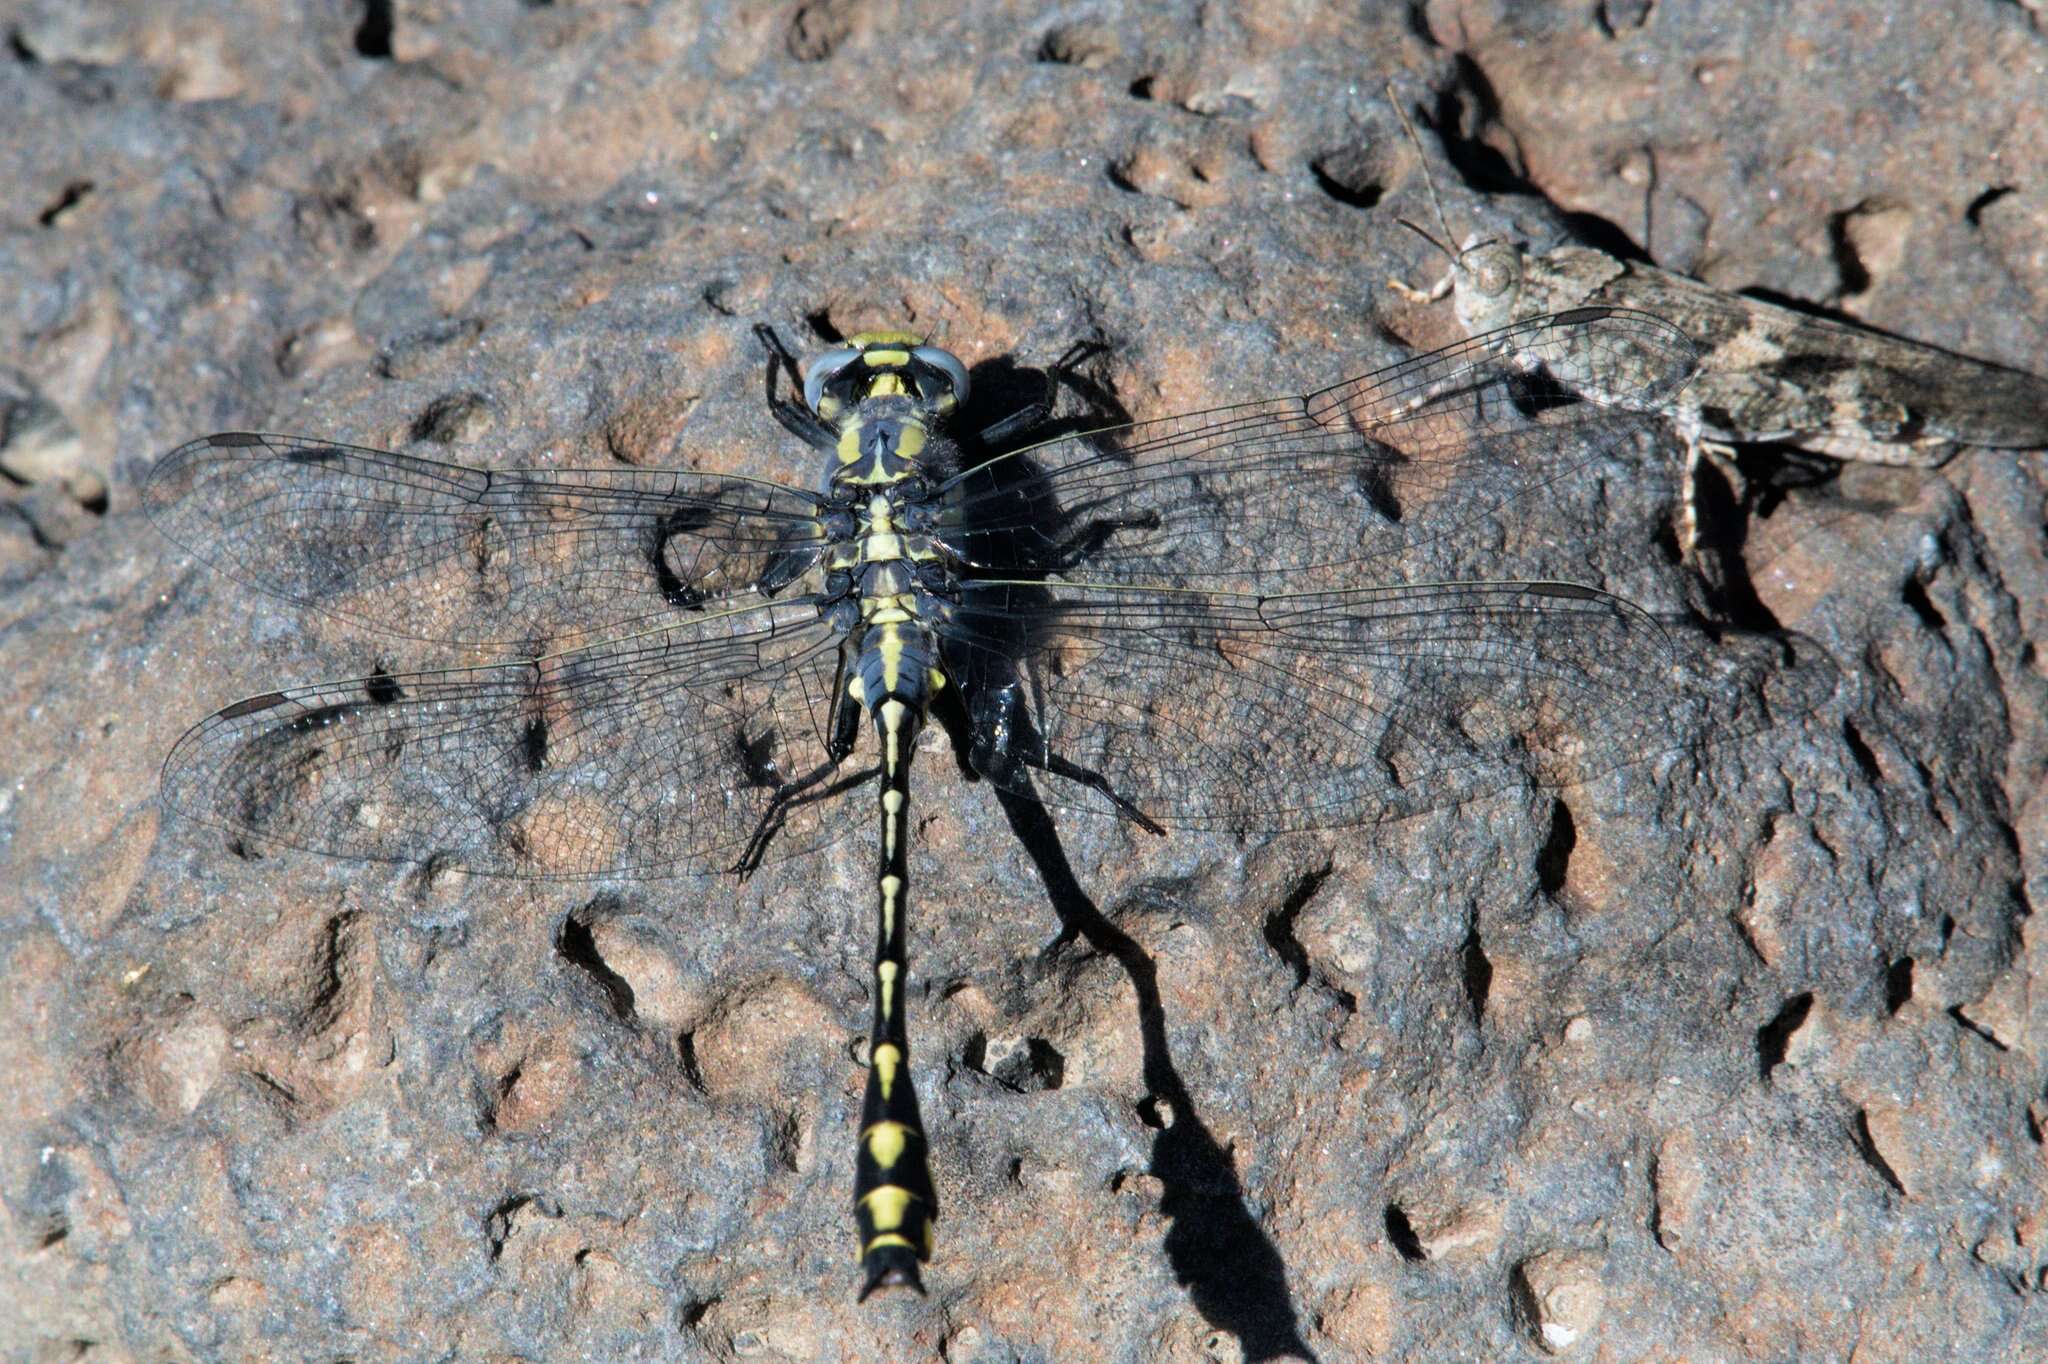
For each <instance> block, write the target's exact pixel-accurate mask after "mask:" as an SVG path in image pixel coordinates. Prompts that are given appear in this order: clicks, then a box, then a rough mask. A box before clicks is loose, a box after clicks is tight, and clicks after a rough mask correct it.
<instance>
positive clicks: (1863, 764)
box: [1842, 716, 1884, 786]
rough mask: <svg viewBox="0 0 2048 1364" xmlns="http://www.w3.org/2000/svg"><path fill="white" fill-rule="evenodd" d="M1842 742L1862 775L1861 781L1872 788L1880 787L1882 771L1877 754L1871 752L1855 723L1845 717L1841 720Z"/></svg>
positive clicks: (1882, 779) (1882, 778)
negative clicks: (1846, 746) (1867, 783)
mask: <svg viewBox="0 0 2048 1364" xmlns="http://www.w3.org/2000/svg"><path fill="white" fill-rule="evenodd" d="M1842 742H1843V743H1845V744H1847V745H1848V747H1849V756H1850V757H1852V758H1854V759H1855V760H1856V769H1857V771H1859V772H1861V773H1862V774H1863V779H1864V780H1865V781H1867V782H1869V783H1870V784H1871V785H1873V786H1878V785H1882V784H1883V782H1884V769H1883V768H1881V767H1879V766H1878V763H1877V754H1876V753H1874V752H1872V751H1871V747H1870V744H1869V742H1868V741H1867V740H1866V739H1864V737H1863V731H1862V730H1860V729H1858V728H1857V727H1856V722H1855V721H1854V720H1852V719H1849V718H1848V717H1846V716H1845V717H1843V720H1842Z"/></svg>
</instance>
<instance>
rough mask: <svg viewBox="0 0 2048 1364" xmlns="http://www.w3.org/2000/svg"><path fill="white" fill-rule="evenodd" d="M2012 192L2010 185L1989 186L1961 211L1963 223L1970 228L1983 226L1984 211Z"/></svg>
mask: <svg viewBox="0 0 2048 1364" xmlns="http://www.w3.org/2000/svg"><path fill="white" fill-rule="evenodd" d="M2012 191H2013V187H2012V186H2011V185H1993V186H1991V187H1990V188H1989V189H1987V190H1985V191H1984V192H1983V193H1982V194H1980V195H1978V196H1977V197H1976V198H1974V199H1972V200H1970V206H1969V207H1968V208H1966V209H1964V210H1963V219H1964V221H1966V222H1968V223H1969V224H1970V226H1971V227H1982V226H1983V225H1984V210H1985V209H1987V208H1989V207H1991V206H1992V205H1993V204H1995V203H1997V202H1998V201H1999V200H2000V199H2003V198H2004V197H2005V196H2006V195H2008V194H2010V193H2012Z"/></svg>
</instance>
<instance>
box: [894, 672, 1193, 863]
mask: <svg viewBox="0 0 2048 1364" xmlns="http://www.w3.org/2000/svg"><path fill="white" fill-rule="evenodd" d="M940 696H941V698H942V699H943V698H944V697H945V694H944V693H941V694H940ZM1020 696H1021V690H1020V688H1019V686H1018V685H1017V684H1016V683H1015V682H1012V683H1010V684H1008V685H1003V686H994V687H989V688H987V689H986V690H985V691H983V693H982V695H981V697H980V698H978V699H977V701H976V702H975V703H974V713H973V715H972V716H968V715H967V714H966V711H965V708H964V707H963V708H960V709H959V710H958V712H957V713H956V712H955V711H953V710H949V709H947V708H945V707H943V706H941V705H934V706H933V707H932V714H933V715H934V716H935V717H937V718H938V719H939V720H940V721H941V722H942V723H945V724H946V729H947V737H948V738H951V739H952V740H953V742H954V744H955V745H956V746H959V745H961V744H963V743H964V744H965V745H966V747H967V752H968V765H969V766H970V767H971V768H972V769H973V770H974V771H975V772H977V773H979V774H980V775H982V776H985V777H987V778H988V779H989V780H991V781H993V782H995V783H996V785H998V786H1001V787H1003V788H1004V789H1005V790H1010V791H1014V790H1017V789H1019V783H1018V782H1017V781H1016V775H1017V768H1018V767H1019V766H1020V765H1021V766H1024V767H1029V768H1034V769H1036V770H1037V771H1040V772H1050V773H1052V775H1054V776H1055V777H1064V778H1066V779H1067V780H1068V781H1071V782H1078V783H1080V784H1081V785H1083V786H1085V787H1087V788H1088V789H1089V790H1091V791H1095V792H1099V793H1100V794H1101V796H1102V798H1103V799H1104V800H1106V801H1108V802H1109V803H1110V804H1111V805H1114V806H1115V807H1116V809H1117V812H1118V813H1119V814H1121V815H1123V816H1124V818H1126V819H1128V820H1130V821H1131V822H1132V823H1133V824H1136V825H1137V826H1138V827H1139V828H1141V829H1143V830H1145V831H1146V832H1147V833H1153V834H1160V835H1164V834H1165V833H1166V829H1165V826H1163V825H1161V824H1160V823H1159V821H1157V820H1155V819H1153V818H1152V817H1151V816H1150V815H1148V814H1146V813H1145V812H1144V811H1143V810H1140V809H1139V808H1138V807H1137V805H1136V804H1134V803H1133V802H1131V801H1130V800H1128V799H1126V798H1125V797H1123V796H1121V795H1119V794H1117V790H1116V788H1115V787H1114V786H1112V785H1110V782H1109V778H1107V777H1105V776H1103V775H1102V774H1101V773H1100V772H1097V771H1095V770H1093V769H1092V768H1087V767H1083V766H1081V764H1079V763H1077V762H1074V761H1073V760H1071V759H1069V758H1062V757H1061V756H1060V755H1059V754H1057V753H1054V752H1051V751H1050V750H1049V749H1047V747H1046V744H1045V741H1044V740H1043V739H1041V738H1040V737H1039V735H1038V730H1037V727H1036V726H1035V725H1033V724H1032V723H1031V720H1030V717H1029V716H1028V715H1027V714H1026V713H1025V711H1024V708H1023V707H1022V705H1021V704H1020V703H1019V698H1020ZM955 704H956V705H957V704H958V703H957V700H956V702H955ZM961 721H964V722H965V723H964V725H962V727H961V728H959V729H957V730H956V729H955V725H956V724H958V723H960V722H961ZM1041 750H1044V751H1041Z"/></svg>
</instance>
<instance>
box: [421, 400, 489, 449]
mask: <svg viewBox="0 0 2048 1364" xmlns="http://www.w3.org/2000/svg"><path fill="white" fill-rule="evenodd" d="M489 417H490V403H489V401H488V400H487V399H486V398H485V397H484V395H483V394H481V393H450V394H447V395H446V396H444V397H440V398H436V399H434V401H432V402H430V403H428V404H427V405H426V406H425V407H424V408H422V409H421V410H420V414H419V415H418V416H417V417H414V418H413V419H412V427H411V429H410V430H409V431H408V432H407V435H409V436H410V437H411V438H412V439H413V440H423V441H429V442H431V443H433V444H435V445H453V444H455V443H456V442H457V441H462V440H467V439H470V438H471V437H472V436H474V435H475V434H476V433H477V432H478V431H479V429H480V428H481V427H483V426H484V425H485V424H486V423H487V422H488V420H489Z"/></svg>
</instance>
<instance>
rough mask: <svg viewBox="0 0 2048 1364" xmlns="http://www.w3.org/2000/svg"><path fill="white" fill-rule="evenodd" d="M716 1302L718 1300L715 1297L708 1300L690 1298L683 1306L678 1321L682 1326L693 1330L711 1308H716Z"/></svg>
mask: <svg viewBox="0 0 2048 1364" xmlns="http://www.w3.org/2000/svg"><path fill="white" fill-rule="evenodd" d="M718 1302H719V1300H718V1298H717V1297H716V1296H715V1295H714V1296H712V1297H709V1298H692V1299H690V1301H688V1302H686V1303H684V1304H683V1309H682V1312H681V1314H680V1315H679V1317H678V1320H679V1321H680V1322H681V1323H682V1324H683V1325H684V1326H688V1327H692V1328H694V1327H696V1326H697V1325H698V1324H699V1323H700V1322H702V1321H703V1320H704V1318H705V1316H706V1315H708V1314H709V1313H710V1311H711V1309H712V1308H714V1307H716V1306H718Z"/></svg>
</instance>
